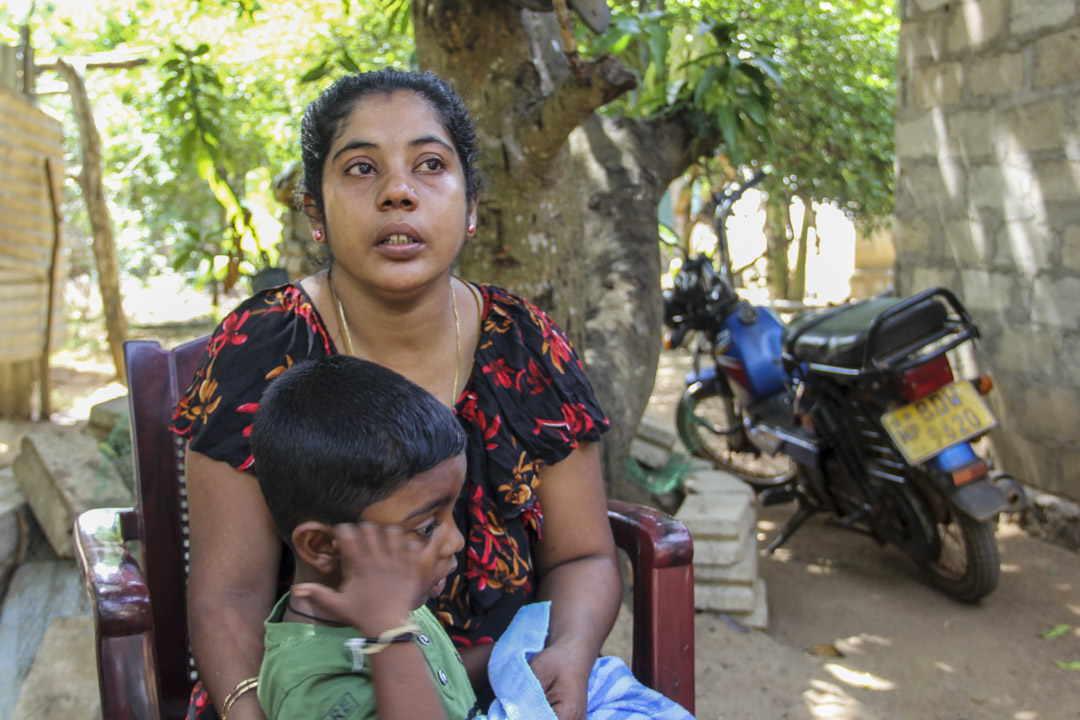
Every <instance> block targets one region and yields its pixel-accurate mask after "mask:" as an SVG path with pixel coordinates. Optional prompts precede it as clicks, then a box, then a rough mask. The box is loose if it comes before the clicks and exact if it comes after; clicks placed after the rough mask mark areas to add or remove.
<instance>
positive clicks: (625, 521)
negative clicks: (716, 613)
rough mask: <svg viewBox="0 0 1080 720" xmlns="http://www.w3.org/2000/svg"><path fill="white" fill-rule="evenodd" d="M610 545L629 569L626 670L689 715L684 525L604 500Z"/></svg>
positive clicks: (689, 546) (689, 610) (690, 584)
mask: <svg viewBox="0 0 1080 720" xmlns="http://www.w3.org/2000/svg"><path fill="white" fill-rule="evenodd" d="M608 519H609V520H610V521H611V531H612V534H613V535H614V536H615V544H616V545H617V546H618V547H619V548H621V549H623V550H625V551H626V553H627V555H628V556H629V557H630V565H631V569H632V570H633V586H634V593H633V597H634V631H633V656H632V658H631V670H632V671H633V673H634V676H635V677H637V679H638V680H640V681H641V682H642V683H644V684H645V685H647V686H649V687H651V688H653V689H654V690H657V691H658V692H660V693H662V694H663V695H665V696H667V697H668V698H671V699H672V700H674V701H675V702H677V703H679V704H680V705H682V706H683V707H684V708H686V710H688V711H689V712H690V713H693V712H694V566H693V559H694V543H693V540H692V539H691V538H690V532H689V531H688V530H687V529H686V526H685V525H683V524H682V523H681V522H679V521H678V520H676V519H675V518H673V517H671V516H670V515H667V514H665V513H663V512H660V511H659V510H656V509H654V508H650V507H645V506H643V505H635V504H633V503H627V502H622V501H619V500H609V501H608Z"/></svg>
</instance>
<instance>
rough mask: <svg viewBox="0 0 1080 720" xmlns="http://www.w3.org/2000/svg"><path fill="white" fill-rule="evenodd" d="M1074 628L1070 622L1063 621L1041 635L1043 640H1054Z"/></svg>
mask: <svg viewBox="0 0 1080 720" xmlns="http://www.w3.org/2000/svg"><path fill="white" fill-rule="evenodd" d="M1072 628H1073V626H1072V625H1070V624H1069V623H1061V624H1059V625H1055V626H1054V627H1052V628H1050V629H1049V630H1047V631H1046V632H1044V633H1043V634H1041V635H1039V637H1041V638H1042V639H1043V640H1054V639H1056V638H1059V637H1061V636H1062V635H1067V634H1068V633H1069V631H1070V630H1072Z"/></svg>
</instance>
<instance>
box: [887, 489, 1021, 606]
mask: <svg viewBox="0 0 1080 720" xmlns="http://www.w3.org/2000/svg"><path fill="white" fill-rule="evenodd" d="M889 487H890V488H892V489H893V493H894V494H893V502H894V505H895V506H897V507H899V506H903V507H904V508H905V509H906V510H907V513H901V515H906V516H907V518H908V520H907V522H906V523H905V525H906V527H907V528H908V531H907V532H906V533H905V534H904V537H905V538H906V540H907V541H908V544H907V545H906V546H905V544H901V543H898V542H896V541H895V539H893V538H889V540H890V541H891V542H893V543H894V544H896V545H897V546H898V547H900V549H901V550H904V552H905V553H907V554H908V555H909V556H910V557H911V558H912V559H913V560H914V561H915V562H916V563H917V564H918V566H919V569H920V571H921V572H922V574H923V576H924V577H925V578H926V580H927V582H929V583H930V584H931V585H933V586H934V587H936V588H937V589H939V590H941V591H942V592H944V593H945V594H946V595H949V596H951V597H953V598H956V599H957V600H960V601H962V602H972V603H973V602H977V601H978V600H980V599H981V598H983V597H985V596H986V595H987V594H989V593H990V592H991V591H992V590H993V589H994V588H995V587H996V586H997V582H998V575H999V573H1000V566H1001V562H1000V559H999V557H998V547H997V540H996V538H995V537H994V527H993V525H992V524H991V523H990V522H980V521H978V520H975V519H974V518H972V517H970V516H968V515H964V514H963V513H961V512H958V511H957V510H955V509H954V508H952V507H950V506H949V505H948V504H947V503H945V501H944V498H940V497H939V498H937V500H938V502H937V503H936V504H935V505H936V507H937V510H936V511H931V509H930V507H929V506H928V504H927V502H926V500H924V498H923V495H922V493H921V492H919V491H918V490H916V489H915V488H913V487H912V486H910V485H902V486H889ZM896 491H900V492H899V493H897V492H896ZM898 500H899V501H900V502H896V501H898ZM935 516H936V517H935ZM924 534H925V535H926V536H927V537H928V539H929V540H930V542H929V543H927V542H923V541H920V540H919V539H918V536H919V535H924Z"/></svg>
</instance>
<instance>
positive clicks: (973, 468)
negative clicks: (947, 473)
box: [952, 460, 990, 487]
mask: <svg viewBox="0 0 1080 720" xmlns="http://www.w3.org/2000/svg"><path fill="white" fill-rule="evenodd" d="M989 471H990V469H989V468H988V467H987V465H986V461H985V460H976V461H975V462H973V463H971V464H969V465H965V466H964V467H962V468H960V469H959V470H953V472H952V479H953V484H954V485H956V487H960V486H961V485H967V484H968V483H969V482H971V481H972V480H978V479H979V478H981V477H983V476H985V475H986V473H988V472H989Z"/></svg>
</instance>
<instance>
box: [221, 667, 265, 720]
mask: <svg viewBox="0 0 1080 720" xmlns="http://www.w3.org/2000/svg"><path fill="white" fill-rule="evenodd" d="M257 687H259V676H258V675H256V676H255V677H249V678H246V679H244V680H241V681H240V682H238V683H236V687H234V688H233V690H232V692H231V693H229V694H228V695H226V696H225V702H223V703H221V720H229V711H230V710H232V706H233V704H235V703H236V701H237V700H239V699H240V696H241V695H243V694H244V693H246V692H247V691H248V690H254V689H255V688H257Z"/></svg>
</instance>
